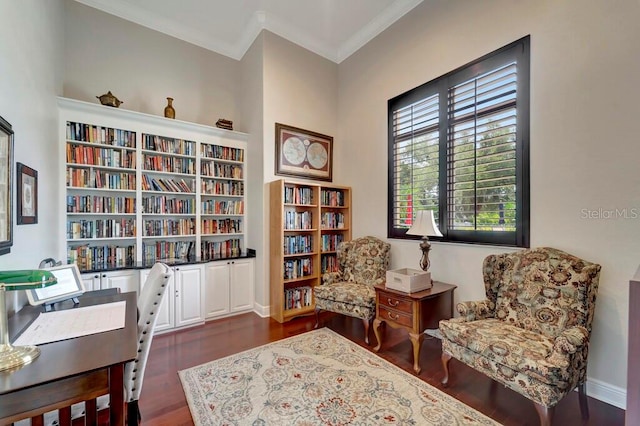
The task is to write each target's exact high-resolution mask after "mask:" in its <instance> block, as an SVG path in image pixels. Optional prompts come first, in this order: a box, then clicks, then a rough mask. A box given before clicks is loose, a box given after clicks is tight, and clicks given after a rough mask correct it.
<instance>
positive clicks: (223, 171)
mask: <svg viewBox="0 0 640 426" xmlns="http://www.w3.org/2000/svg"><path fill="white" fill-rule="evenodd" d="M200 173H201V174H202V175H203V176H209V177H222V178H230V179H242V166H239V165H237V164H220V163H212V162H203V163H201V164H200Z"/></svg>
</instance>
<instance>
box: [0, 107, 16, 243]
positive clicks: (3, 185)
mask: <svg viewBox="0 0 640 426" xmlns="http://www.w3.org/2000/svg"><path fill="white" fill-rule="evenodd" d="M12 177H13V130H12V127H11V124H9V122H8V121H7V120H5V119H4V118H2V117H0V255H3V254H7V253H9V252H10V251H11V246H12V245H13V180H12V179H13V178H12Z"/></svg>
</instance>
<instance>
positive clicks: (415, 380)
mask: <svg viewBox="0 0 640 426" xmlns="http://www.w3.org/2000/svg"><path fill="white" fill-rule="evenodd" d="M323 332H328V333H330V334H333V335H334V336H336V337H339V338H341V339H343V340H345V341H346V342H347V344H348V345H350V346H352V347H357V348H358V349H361V350H364V351H366V352H367V353H369V354H370V355H373V356H374V357H376V358H378V360H380V361H381V362H382V363H385V364H386V365H387V366H389V367H390V368H391V369H395V370H397V371H398V372H399V373H400V374H403V377H404V376H406V377H408V378H409V379H410V380H411V381H412V382H413V383H411V384H417V385H426V386H429V387H430V388H431V389H432V390H435V391H436V393H437V394H438V395H439V397H440V398H441V399H445V400H449V402H450V401H453V403H457V404H462V405H464V406H466V407H468V408H469V409H471V410H473V411H475V412H476V413H478V414H479V416H480V417H484V418H485V419H487V420H489V421H491V422H493V423H494V424H495V425H498V426H499V425H501V423H500V422H498V421H497V420H495V419H493V418H491V417H489V416H488V415H486V414H484V413H483V412H482V411H480V410H478V409H477V408H474V407H472V406H470V405H468V404H466V403H464V402H462V401H460V400H459V399H457V398H454V397H453V396H451V395H449V394H448V393H446V392H444V391H442V390H440V389H438V388H437V387H435V386H434V385H432V384H430V383H427V382H426V381H424V380H422V379H420V378H419V377H417V376H416V375H414V374H411V373H409V372H408V371H406V370H404V369H403V368H401V367H399V366H397V365H396V364H394V363H392V362H391V361H388V360H386V359H384V358H383V357H381V356H380V355H378V354H377V353H376V352H373V351H371V350H368V349H367V348H365V347H363V346H360V345H358V344H357V343H355V342H353V341H351V340H350V339H348V338H347V337H345V336H343V335H341V334H340V333H337V332H335V331H333V330H331V329H330V328H328V327H321V328H318V329H314V330H309V331H305V332H304V333H299V334H295V335H293V336H289V337H285V338H284V339H280V340H276V341H273V342H269V343H265V344H263V345H258V346H255V347H253V348H249V349H246V350H243V351H240V352H236V353H234V354H231V355H227V356H224V357H222V358H216V359H214V360H211V361H207V362H205V363H202V364H198V365H194V366H192V367H188V368H185V369H183V370H178V377H179V378H180V382H181V384H182V392H183V393H184V395H185V398H186V399H187V404H188V407H187V408H189V414H190V415H191V418H192V420H193V421H194V423H195V419H193V413H192V412H191V406H192V405H193V406H195V404H194V401H193V399H192V398H191V397H190V395H187V392H186V391H185V383H186V379H185V378H184V377H183V375H185V374H187V372H188V371H189V370H193V369H196V368H200V367H204V366H207V365H209V364H212V363H214V362H218V361H222V360H225V359H227V358H231V357H235V356H238V355H242V354H244V353H248V352H251V351H253V350H256V349H259V348H268V347H270V346H276V345H277V344H278V343H280V342H283V341H285V340H288V339H293V338H296V337H300V336H302V335H306V334H315V333H323ZM409 379H408V380H409Z"/></svg>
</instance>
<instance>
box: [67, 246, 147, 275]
mask: <svg viewBox="0 0 640 426" xmlns="http://www.w3.org/2000/svg"><path fill="white" fill-rule="evenodd" d="M135 255H136V250H135V246H134V245H129V246H115V245H104V246H86V245H85V246H70V247H68V248H67V263H76V264H77V265H78V269H79V270H80V271H88V270H99V269H107V268H117V267H126V266H133V264H134V259H135Z"/></svg>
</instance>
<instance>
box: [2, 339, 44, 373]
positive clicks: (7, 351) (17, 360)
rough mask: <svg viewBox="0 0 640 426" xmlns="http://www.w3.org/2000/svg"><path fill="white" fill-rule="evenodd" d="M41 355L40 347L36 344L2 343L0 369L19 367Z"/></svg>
mask: <svg viewBox="0 0 640 426" xmlns="http://www.w3.org/2000/svg"><path fill="white" fill-rule="evenodd" d="M39 355H40V348H38V347H36V346H11V345H7V344H5V345H0V371H4V370H13V369H18V368H20V367H22V366H23V365H27V364H29V363H30V362H31V361H33V360H34V359H36V358H38V356H39Z"/></svg>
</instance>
